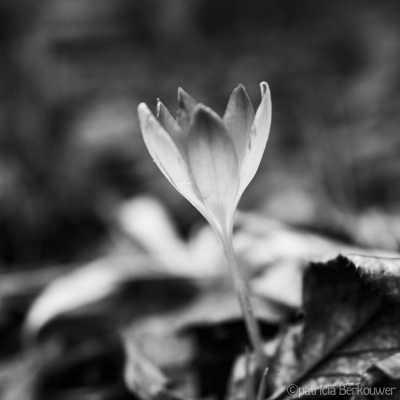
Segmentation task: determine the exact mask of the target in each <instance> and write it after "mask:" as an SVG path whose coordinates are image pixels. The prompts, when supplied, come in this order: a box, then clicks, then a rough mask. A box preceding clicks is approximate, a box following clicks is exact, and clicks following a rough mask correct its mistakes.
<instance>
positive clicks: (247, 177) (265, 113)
mask: <svg viewBox="0 0 400 400" xmlns="http://www.w3.org/2000/svg"><path fill="white" fill-rule="evenodd" d="M260 88H261V96H262V99H261V104H260V105H259V107H258V109H257V112H256V115H255V117H254V122H253V126H252V128H251V132H250V137H249V141H248V144H247V147H246V154H245V156H244V159H243V162H242V167H241V172H240V183H239V189H238V195H237V201H239V199H240V197H241V196H242V194H243V192H244V190H245V189H246V187H247V186H248V184H249V183H250V182H251V180H252V179H253V178H254V175H255V174H256V172H257V169H258V167H259V166H260V162H261V159H262V156H263V154H264V150H265V146H266V144H267V141H268V137H269V130H270V127H271V115H272V106H271V94H270V90H269V86H268V84H267V83H266V82H261V83H260Z"/></svg>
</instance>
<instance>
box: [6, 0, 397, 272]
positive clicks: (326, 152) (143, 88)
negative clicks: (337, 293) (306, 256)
mask: <svg viewBox="0 0 400 400" xmlns="http://www.w3.org/2000/svg"><path fill="white" fill-rule="evenodd" d="M399 17H400V4H399V2H398V1H394V0H386V1H385V2H377V1H372V0H371V1H365V0H364V1H357V0H354V1H347V0H336V1H320V0H307V1H301V2H300V1H299V2H293V1H282V0H279V1H278V0H276V1H261V0H260V1H246V2H245V1H239V0H230V1H228V0H222V1H218V2H216V1H211V0H201V1H200V0H169V1H163V0H151V1H150V0H149V1H139V0H135V1H133V0H52V1H37V0H35V1H33V0H3V1H1V2H0V262H1V268H3V269H8V268H15V267H21V266H24V267H25V266H29V267H30V266H36V265H43V264H50V263H54V262H71V261H75V260H80V259H84V258H85V257H90V256H88V254H91V251H93V249H95V248H96V246H97V245H98V243H99V242H101V241H102V240H103V239H104V237H105V236H106V235H107V232H108V231H109V230H110V224H112V222H110V220H112V218H111V216H112V215H113V212H114V211H115V209H116V208H118V206H119V204H121V202H122V201H124V200H125V199H127V198H130V197H132V196H136V195H139V194H152V195H154V196H155V197H157V198H159V199H161V200H162V201H163V202H164V203H165V204H166V205H167V207H168V209H169V210H170V211H171V213H172V215H173V217H174V219H175V220H176V221H177V222H178V224H179V226H180V228H181V230H182V233H183V234H185V233H187V232H188V230H189V228H190V227H191V225H192V223H193V222H194V221H196V220H199V219H200V217H199V215H198V213H197V211H196V210H195V209H194V208H193V207H192V206H191V205H190V204H189V203H187V202H186V200H185V199H183V198H182V197H181V196H180V195H179V194H178V193H176V192H175V191H174V189H173V188H172V187H171V186H170V185H169V183H168V182H167V181H166V180H165V179H164V177H163V176H162V175H161V173H160V172H159V171H158V170H157V168H156V167H155V165H154V164H153V163H152V162H151V158H150V156H149V155H148V153H147V151H146V149H145V147H144V145H143V142H142V138H141V135H140V131H139V127H138V121H137V115H136V107H137V105H138V103H139V102H141V101H145V102H146V103H147V104H149V106H150V108H152V109H155V105H156V98H157V97H159V98H161V99H162V101H163V102H164V104H166V106H167V107H168V108H169V109H170V110H171V112H172V113H173V112H174V111H175V110H176V109H177V102H176V90H177V87H178V86H182V87H183V88H184V89H185V90H187V91H188V92H189V93H190V94H191V95H192V96H193V97H195V98H196V99H197V100H199V101H201V102H204V103H206V104H207V105H209V106H211V107H212V108H214V109H215V110H216V111H217V112H219V113H223V111H224V108H225V105H226V102H227V100H228V98H229V95H230V92H231V91H232V90H233V88H234V87H235V86H236V85H237V84H238V83H243V84H244V85H245V87H246V88H247V91H248V93H249V95H250V97H251V99H252V101H253V104H254V106H257V105H258V102H259V98H260V93H259V87H258V84H259V82H261V81H263V80H265V81H267V82H268V83H269V84H270V86H271V91H272V102H273V122H272V130H271V136H270V141H269V144H268V148H267V151H266V155H265V157H264V159H263V162H262V165H261V168H260V172H259V173H258V174H257V176H256V178H255V179H254V182H253V183H252V184H251V185H250V187H249V189H248V190H247V192H246V193H245V195H244V197H243V200H242V202H241V204H240V207H241V208H244V209H249V210H258V211H259V212H262V213H263V214H266V215H268V216H270V217H273V218H277V219H281V220H284V221H287V222H291V223H294V224H296V225H301V226H304V227H307V228H310V229H314V230H322V231H324V232H326V233H329V234H335V235H341V236H346V237H350V238H352V239H353V240H358V241H361V242H364V243H371V242H373V241H375V243H374V244H376V245H380V243H379V240H380V238H381V237H382V234H381V232H382V231H384V232H385V234H387V232H388V231H390V238H391V241H389V242H388V241H385V242H384V243H383V245H384V246H386V247H391V248H395V249H397V247H398V238H399V237H400V228H399V226H398V225H399V224H398V223H397V221H398V217H397V215H398V209H399V198H400V189H399V187H400V185H399V184H398V183H399V181H400V179H399V175H400V168H399V167H400V158H399V157H398V149H399V146H400V136H399V134H398V131H399V126H400V114H399V108H400V46H399V37H400V25H399V23H398V21H399Z"/></svg>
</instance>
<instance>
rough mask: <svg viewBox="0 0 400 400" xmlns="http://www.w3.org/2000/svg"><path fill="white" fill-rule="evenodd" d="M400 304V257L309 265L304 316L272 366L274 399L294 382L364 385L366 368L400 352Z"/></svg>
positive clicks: (303, 385)
mask: <svg viewBox="0 0 400 400" xmlns="http://www.w3.org/2000/svg"><path fill="white" fill-rule="evenodd" d="M399 305H400V260H399V259H383V258H377V257H369V256H353V255H347V256H343V255H340V256H338V257H337V258H336V259H333V260H330V261H328V262H320V263H317V262H316V263H311V264H310V266H309V267H308V268H307V269H306V272H305V276H304V282H303V308H304V313H305V318H304V320H303V321H301V322H300V323H297V324H295V325H294V326H291V327H290V328H289V329H288V331H287V333H286V334H285V335H284V337H283V339H282V342H281V344H280V346H279V348H278V351H277V354H276V356H275V358H274V360H273V361H272V362H271V368H270V372H269V378H268V379H269V393H270V395H271V394H272V395H271V398H272V399H274V400H276V399H280V398H286V397H288V393H287V387H288V385H290V384H293V385H297V386H298V387H299V388H317V387H320V386H323V387H331V386H334V385H354V384H356V385H357V384H361V383H362V382H363V376H362V374H363V372H364V370H366V369H367V368H369V367H371V366H373V365H374V364H376V363H377V362H379V361H381V360H384V359H386V358H388V357H390V356H392V355H393V354H395V353H396V352H398V351H400V336H399V335H398V327H399V325H400V314H399ZM376 365H379V364H376ZM292 394H293V393H292ZM298 394H299V392H297V393H296V395H298Z"/></svg>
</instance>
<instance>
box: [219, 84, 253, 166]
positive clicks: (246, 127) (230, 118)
mask: <svg viewBox="0 0 400 400" xmlns="http://www.w3.org/2000/svg"><path fill="white" fill-rule="evenodd" d="M223 120H224V123H225V126H226V127H227V128H228V133H229V135H230V137H231V138H232V139H233V142H234V143H235V146H236V152H237V155H238V158H239V162H240V163H241V161H242V160H243V158H244V155H245V154H246V148H247V144H248V141H249V137H250V130H251V127H252V124H253V120H254V111H253V106H252V105H251V102H250V99H249V96H248V95H247V93H246V90H245V88H244V87H243V85H239V86H238V87H237V88H236V89H235V90H234V91H233V92H232V94H231V97H230V99H229V102H228V105H227V107H226V111H225V114H224V118H223Z"/></svg>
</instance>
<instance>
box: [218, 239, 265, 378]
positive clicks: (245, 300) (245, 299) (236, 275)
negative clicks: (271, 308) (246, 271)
mask: <svg viewBox="0 0 400 400" xmlns="http://www.w3.org/2000/svg"><path fill="white" fill-rule="evenodd" d="M221 240H222V244H223V246H224V250H225V256H226V259H227V261H228V265H229V269H230V271H231V274H232V278H233V284H234V287H235V290H236V293H237V295H238V298H239V303H240V308H241V310H242V314H243V318H244V322H245V325H246V329H247V334H248V335H249V340H250V343H251V345H252V347H253V350H254V352H255V354H256V360H257V367H258V368H259V369H261V370H264V369H265V367H266V362H267V360H266V355H265V353H264V350H263V344H262V340H261V335H260V330H259V327H258V324H257V320H256V317H255V314H254V308H253V306H252V304H251V300H250V295H249V292H248V290H247V286H246V284H245V282H244V281H243V279H242V277H241V275H240V272H239V268H238V265H237V262H236V257H235V251H234V249H233V243H232V235H231V234H228V235H223V236H222V237H221Z"/></svg>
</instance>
